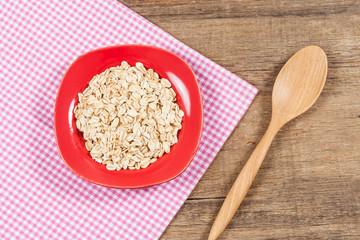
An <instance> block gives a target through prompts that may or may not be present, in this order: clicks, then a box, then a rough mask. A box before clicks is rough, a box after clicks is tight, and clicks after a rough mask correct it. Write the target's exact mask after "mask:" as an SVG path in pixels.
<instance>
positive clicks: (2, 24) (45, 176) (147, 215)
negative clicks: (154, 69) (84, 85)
mask: <svg viewBox="0 0 360 240" xmlns="http://www.w3.org/2000/svg"><path fill="white" fill-rule="evenodd" d="M130 43H137V44H146V45H154V46H158V47H161V48H165V49H167V50H169V51H171V52H173V53H175V54H177V55H178V56H180V57H181V58H183V59H184V60H185V61H186V62H187V63H188V64H189V65H190V66H191V67H192V69H193V70H194V72H195V74H196V76H197V79H198V81H199V84H200V89H201V93H202V97H203V102H204V114H205V115H204V131H203V136H202V139H201V143H200V146H199V150H198V152H197V154H196V156H195V158H194V160H193V162H192V163H191V165H190V166H189V167H188V168H187V170H186V171H185V172H184V173H183V174H181V175H180V176H179V177H178V178H176V179H174V180H172V181H170V182H168V183H165V184H161V185H158V186H154V187H150V188H145V189H138V190H121V189H111V188H107V187H102V186H98V185H95V184H92V183H89V182H87V181H86V180H84V179H82V178H80V177H78V176H77V175H75V174H74V173H73V172H72V171H71V170H70V169H69V168H68V167H66V166H65V164H64V163H63V162H62V160H61V157H60V155H59V152H58V150H57V147H56V142H55V136H54V126H53V111H54V103H55V97H56V92H57V89H58V87H59V84H60V81H61V79H62V77H63V76H64V73H65V71H66V70H67V68H68V67H69V66H70V64H71V63H72V62H73V61H74V60H75V59H76V58H77V57H78V56H80V55H82V54H84V53H85V52H87V51H89V50H92V49H96V48H101V47H105V46H111V45H118V44H130ZM0 89H1V92H0V138H1V139H0V140H1V142H0V180H1V183H0V239H26V240H29V239H121V240H123V239H158V238H159V237H160V235H161V234H162V232H163V231H164V230H165V228H166V226H167V225H168V224H169V223H170V221H171V219H172V218H173V217H174V215H175V214H176V212H177V211H178V210H179V208H180V207H181V205H182V204H183V203H184V201H185V200H186V198H187V197H188V196H189V194H190V192H191V191H192V190H193V188H194V187H195V185H196V184H197V182H198V181H199V179H200V178H201V176H202V175H203V174H204V173H205V170H206V169H207V167H208V166H209V164H210V163H211V161H212V160H213V159H214V157H215V155H216V154H217V152H218V151H219V149H220V148H221V146H222V145H223V144H224V142H225V140H226V139H227V138H228V136H229V135H230V133H231V131H232V130H233V129H234V127H235V126H236V124H237V123H238V121H239V120H240V118H241V117H242V116H243V114H244V113H245V111H246V110H247V108H248V107H249V105H250V103H251V102H252V100H253V98H254V96H255V94H256V93H257V89H256V88H254V87H253V86H251V85H250V84H248V83H247V82H245V81H244V80H242V79H240V78H239V77H237V76H235V75H234V74H232V73H230V72H229V71H227V70H225V69H224V68H222V67H220V66H218V65H217V64H215V63H214V62H212V61H210V60H209V59H207V58H205V57H204V56H202V55H200V54H199V53H198V52H196V51H194V50H193V49H191V48H189V47H188V46H186V45H185V44H183V43H181V42H180V41H178V40H177V39H175V38H174V37H172V36H170V35H169V34H168V33H166V32H165V31H163V30H162V29H160V28H159V27H157V26H155V25H154V24H152V23H150V22H149V21H147V20H146V19H144V18H142V17H141V16H139V15H138V14H136V13H135V12H133V11H131V10H130V9H128V8H127V7H125V6H124V5H122V4H121V3H119V2H117V1H115V0H106V1H95V0H93V1H92V0H87V1H80V0H79V1H77V0H71V1H69V0H61V1H59V0H57V1H51V0H48V1H47V0H43V1H38V0H26V1H25V0H22V1H20V0H19V1H15V0H11V1H10V0H8V1H0Z"/></svg>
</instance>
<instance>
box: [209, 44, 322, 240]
mask: <svg viewBox="0 0 360 240" xmlns="http://www.w3.org/2000/svg"><path fill="white" fill-rule="evenodd" d="M326 74H327V59H326V55H325V53H324V51H323V50H322V49H321V48H319V47H316V46H310V47H306V48H304V49H302V50H300V51H299V52H297V53H296V54H295V55H294V56H293V57H291V58H290V59H289V61H287V63H286V64H285V65H284V66H283V68H282V69H281V71H280V73H279V74H278V76H277V78H276V81H275V85H274V89H273V93H272V117H271V121H270V124H269V127H268V129H267V130H266V132H265V134H264V136H263V138H262V139H261V141H260V142H259V144H258V145H257V147H256V148H255V150H254V152H253V153H252V154H251V156H250V158H249V160H248V161H247V162H246V164H245V165H244V167H243V169H242V170H241V172H240V174H239V176H238V177H237V179H236V180H235V182H234V184H233V186H232V187H231V189H230V191H229V193H228V195H227V197H226V199H225V201H224V203H223V205H222V207H221V209H220V212H219V214H218V215H217V217H216V219H215V222H214V224H213V226H212V228H211V231H210V235H209V238H208V239H209V240H214V239H216V238H217V237H218V236H219V235H220V234H221V233H222V232H223V231H224V230H225V228H226V226H227V225H228V223H229V222H230V220H231V218H232V217H233V216H234V214H235V212H236V210H237V209H238V208H239V206H240V204H241V202H242V200H243V199H244V198H245V196H246V193H247V192H248V190H249V188H250V186H251V184H252V182H253V181H254V178H255V176H256V174H257V172H258V171H259V169H260V166H261V164H262V162H263V160H264V158H265V155H266V153H267V151H268V150H269V147H270V145H271V143H272V141H273V139H274V137H275V135H276V134H277V132H278V131H279V130H280V128H281V127H282V126H283V125H285V124H286V123H287V122H289V121H290V120H292V119H294V118H295V117H297V116H299V115H300V114H302V113H304V112H305V111H306V110H308V109H309V108H310V107H311V106H312V105H313V104H314V103H315V101H316V100H317V99H318V97H319V95H320V93H321V91H322V89H323V87H324V84H325V80H326Z"/></svg>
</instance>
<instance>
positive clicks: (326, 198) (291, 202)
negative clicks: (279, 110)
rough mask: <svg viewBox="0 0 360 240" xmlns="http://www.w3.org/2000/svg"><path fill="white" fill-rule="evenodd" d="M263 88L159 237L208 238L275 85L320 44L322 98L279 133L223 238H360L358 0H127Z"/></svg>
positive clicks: (262, 125) (266, 116) (260, 128)
mask: <svg viewBox="0 0 360 240" xmlns="http://www.w3.org/2000/svg"><path fill="white" fill-rule="evenodd" d="M121 2H122V3H124V4H125V5H127V6H128V7H130V8H131V9H133V10H134V11H136V12H138V13H139V14H141V15H142V16H144V17H145V18H147V19H149V20H150V21H152V22H153V23H155V24H157V25H158V26H160V27H161V28H163V29H164V30H166V31H167V32H169V33H170V34H172V35H173V36H175V37H176V38H178V39H179V40H181V41H183V42H184V43H186V44H187V45H189V46H191V47H192V48H194V49H195V50H197V51H199V52H200V53H202V54H203V55H205V56H207V57H208V58H210V59H212V60H213V61H215V62H217V63H218V64H220V65H222V66H224V67H225V68H227V69H229V70H230V71H232V72H233V73H235V74H237V75H239V76H241V77H242V78H244V79H245V80H247V81H248V82H249V83H251V84H253V85H254V86H256V87H257V88H258V89H259V90H260V92H259V94H258V95H257V97H256V99H255V101H254V102H253V104H252V105H251V107H250V109H249V111H248V112H247V113H246V115H245V116H244V118H243V119H242V120H241V121H240V123H239V125H238V126H237V128H236V129H235V130H234V132H233V134H232V135H231V136H230V138H229V139H228V141H227V142H226V143H225V145H224V146H223V148H222V150H221V151H220V153H219V154H218V156H217V157H216V159H215V160H214V162H213V163H212V164H211V166H210V167H209V169H208V170H207V172H206V173H205V175H204V177H203V178H202V179H201V180H200V182H199V184H198V185H197V186H196V188H195V190H194V191H193V193H192V194H191V195H190V197H189V198H188V200H187V201H186V202H185V204H184V206H183V207H182V208H181V209H180V211H179V212H178V214H177V215H176V217H175V218H174V219H173V221H172V222H171V223H170V225H169V227H168V228H167V229H166V231H165V232H164V234H163V236H162V238H161V239H171V240H173V239H206V238H207V235H208V233H209V231H210V228H211V224H212V222H213V221H214V219H215V217H216V214H217V213H218V211H219V209H220V206H221V205H222V202H223V201H224V198H225V196H226V194H227V192H228V191H229V189H230V187H231V184H232V183H233V182H234V180H235V179H236V176H237V174H238V173H239V172H240V170H241V168H242V167H243V165H244V163H245V162H246V160H247V159H248V158H249V156H250V154H251V152H252V151H253V150H254V148H255V144H254V143H258V141H259V140H260V138H261V136H262V134H263V133H264V132H265V130H266V127H267V125H268V123H269V121H270V114H271V91H272V86H273V84H274V81H275V78H276V75H277V74H278V72H279V70H280V68H281V67H282V65H283V64H284V63H285V62H286V61H287V59H289V57H290V56H292V55H293V54H294V53H295V52H296V51H298V50H300V49H301V48H303V47H305V46H308V45H319V46H320V47H322V48H323V49H324V50H325V52H326V53H327V56H328V61H329V69H328V78H327V82H326V84H325V87H324V91H323V93H322V94H321V96H320V98H319V100H318V101H317V102H316V103H315V105H314V106H313V107H312V108H311V109H310V110H309V111H308V112H306V114H304V115H303V116H300V117H299V118H297V119H295V120H294V121H292V122H290V123H289V124H288V125H286V126H285V127H284V128H283V130H282V131H280V133H279V134H278V135H277V137H276V139H275V140H274V142H273V144H272V146H271V148H270V150H269V152H268V154H267V156H266V158H265V160H264V163H263V165H262V167H261V169H260V170H259V172H258V175H257V176H256V179H255V181H254V183H253V185H252V187H251V188H250V190H249V192H248V194H247V196H246V198H245V199H244V201H243V203H242V204H241V207H240V208H239V210H238V212H237V213H236V214H235V216H234V218H233V219H232V221H231V222H230V224H229V225H228V227H227V229H226V230H225V231H224V233H223V234H222V235H221V237H220V239H354V240H355V239H359V236H360V176H359V173H360V1H357V0H356V1H355V0H354V1H349V0H343V1H342V0H332V1H330V0H326V1H320V0H312V1H308V0H305V1H290V0H284V1H275V0H274V1H265V0H260V1H249V0H246V1H234V0H226V1H225V0H222V1H216V0H209V1H206V0H202V1H185V0H178V1H175V0H172V1H170V0H161V1H160V0H159V1H155V0H146V1H140V0H135V1H133V0H126V1H121Z"/></svg>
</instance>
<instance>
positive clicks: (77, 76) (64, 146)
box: [54, 45, 203, 188]
mask: <svg viewBox="0 0 360 240" xmlns="http://www.w3.org/2000/svg"><path fill="white" fill-rule="evenodd" d="M122 61H127V62H128V63H129V64H130V65H135V63H136V62H142V63H143V64H144V65H145V67H146V68H152V69H154V71H155V72H157V73H158V74H159V75H160V77H163V78H167V79H169V81H170V82H171V83H172V85H173V88H174V90H175V92H176V95H177V103H178V104H179V106H180V109H181V110H183V111H184V113H185V116H184V118H183V123H182V129H181V130H180V131H179V133H178V140H179V141H178V143H176V144H175V145H174V146H172V147H171V151H170V153H168V154H165V155H164V156H162V157H161V158H159V159H158V160H157V161H156V162H155V163H153V164H150V166H149V167H147V168H145V169H140V170H120V171H109V170H107V169H106V168H105V166H104V165H102V164H99V163H97V162H95V160H93V159H92V158H91V157H90V155H89V152H88V151H87V150H86V149H85V144H84V143H85V140H84V139H83V138H82V134H81V133H80V132H79V131H78V130H77V128H76V125H75V117H74V114H73V110H74V106H75V105H76V104H77V101H78V99H77V94H78V93H79V92H82V91H83V90H84V89H85V88H86V87H87V86H88V83H89V81H90V80H91V79H92V77H93V76H95V75H96V74H99V73H101V72H103V71H104V70H105V69H107V68H109V67H113V66H118V65H120V64H121V62H122ZM54 118H55V135H56V139H57V144H58V148H59V150H60V153H61V156H62V158H63V160H64V161H65V163H66V164H67V166H69V168H70V169H72V170H73V171H74V172H75V173H76V174H77V175H79V176H80V177H82V178H84V179H86V180H88V181H90V182H93V183H96V184H99V185H103V186H108V187H114V188H142V187H148V186H152V185H156V184H160V183H163V182H166V181H169V180H171V179H174V178H175V177H177V176H179V175H180V173H182V172H183V171H184V170H185V169H186V168H187V166H189V164H190V162H191V161H192V159H193V158H194V155H195V153H196V150H197V148H198V145H199V141H200V137H201V131H202V124H203V107H202V101H201V94H200V90H199V85H198V83H197V81H196V78H195V75H194V73H193V71H192V70H191V68H190V67H189V66H188V65H187V64H186V63H185V62H184V61H183V60H182V59H181V58H179V57H178V56H176V55H175V54H173V53H171V52H168V51H166V50H163V49H161V48H156V47H151V46H142V45H122V46H113V47H107V48H102V49H97V50H94V51H91V52H88V53H86V54H84V55H82V56H81V57H79V58H78V59H77V60H76V61H75V62H74V63H73V64H72V65H71V66H70V68H69V70H68V71H67V72H66V74H65V76H64V79H63V80H62V83H61V85H60V88H59V91H58V95H57V98H56V103H55V117H54Z"/></svg>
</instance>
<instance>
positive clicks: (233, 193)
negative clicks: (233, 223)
mask: <svg viewBox="0 0 360 240" xmlns="http://www.w3.org/2000/svg"><path fill="white" fill-rule="evenodd" d="M273 123H274V122H273V121H271V123H270V125H269V127H268V129H267V130H266V132H265V134H264V136H263V138H262V139H261V141H260V142H259V144H258V145H257V147H256V148H255V150H254V152H253V153H252V154H251V156H250V158H249V160H248V161H247V162H246V164H245V165H244V167H243V169H242V170H241V172H240V174H239V176H238V177H237V179H236V180H235V182H234V184H233V186H232V187H231V189H230V192H229V193H228V195H227V196H226V199H225V201H224V203H223V205H222V207H221V209H220V211H219V213H218V215H217V217H216V219H215V221H214V224H213V226H212V228H211V230H210V235H209V238H208V240H215V239H216V238H218V237H219V235H220V234H221V233H222V232H223V231H224V230H225V228H226V226H227V225H228V224H229V222H230V220H231V218H232V217H233V216H234V214H235V212H236V210H237V209H238V208H239V206H240V204H241V202H242V200H243V199H244V198H245V195H246V193H247V192H248V190H249V188H250V186H251V184H252V182H253V181H254V178H255V176H256V174H257V172H258V170H259V168H260V166H261V164H262V162H263V160H264V158H265V155H266V153H267V151H268V150H269V147H270V145H271V143H272V141H273V139H274V137H275V135H276V134H277V132H278V131H279V129H280V127H278V125H277V124H273Z"/></svg>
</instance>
